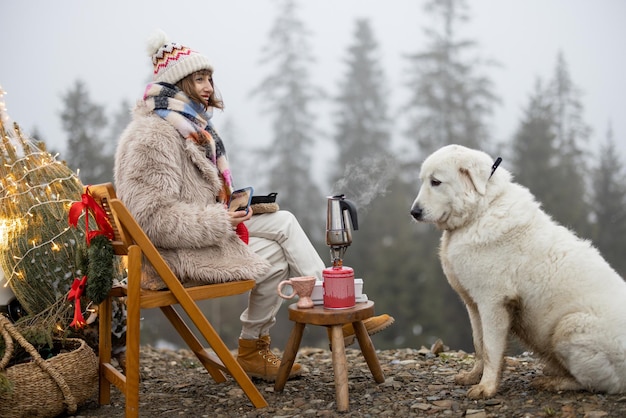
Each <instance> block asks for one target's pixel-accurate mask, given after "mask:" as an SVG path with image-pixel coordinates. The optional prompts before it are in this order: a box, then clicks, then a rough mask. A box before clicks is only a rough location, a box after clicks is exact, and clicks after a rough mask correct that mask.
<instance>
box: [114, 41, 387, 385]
mask: <svg viewBox="0 0 626 418" xmlns="http://www.w3.org/2000/svg"><path fill="white" fill-rule="evenodd" d="M149 53H150V55H151V56H152V63H153V65H154V77H153V80H154V82H153V83H150V84H149V85H148V86H147V88H146V90H145V93H144V97H143V100H141V101H139V102H138V104H137V106H136V108H135V110H134V112H133V120H132V122H131V123H130V124H129V126H128V127H127V128H126V130H125V131H124V132H123V134H122V136H121V138H120V141H119V143H118V148H117V152H116V155H115V173H114V174H115V184H116V189H117V194H118V196H119V198H120V199H121V200H122V201H123V202H124V203H125V204H126V206H127V207H128V209H129V210H130V212H131V213H132V214H133V216H134V217H135V219H136V220H137V222H138V223H139V224H140V225H141V227H142V228H143V229H144V230H145V231H146V233H147V234H148V236H149V237H150V239H151V240H152V242H153V243H154V244H155V246H156V247H157V248H158V249H159V252H160V253H161V254H162V255H163V257H164V259H165V260H166V261H167V263H168V264H169V266H170V267H171V268H172V270H173V271H174V273H176V275H177V277H178V278H179V279H180V280H181V282H183V283H185V284H186V285H193V284H202V283H215V282H224V281H231V280H242V279H249V278H254V279H255V280H256V282H257V283H256V286H255V287H254V289H253V290H252V291H251V293H250V297H249V301H248V307H247V308H246V310H245V311H244V312H243V313H242V314H241V318H240V319H241V322H242V331H241V335H240V338H239V349H238V356H237V360H238V361H239V363H240V364H241V366H242V367H243V369H244V370H245V371H246V373H248V374H249V375H250V376H252V377H257V378H262V379H265V380H267V381H273V380H275V378H276V375H277V373H278V368H279V367H280V360H279V359H278V358H276V356H275V355H274V354H272V352H271V350H270V337H269V330H270V328H271V327H272V325H274V323H275V322H276V319H275V316H276V313H277V311H278V309H279V307H280V305H281V302H282V299H281V298H280V297H279V296H278V294H277V291H276V287H277V285H278V283H279V282H280V281H281V280H285V279H287V278H289V277H294V276H316V277H318V278H320V279H321V275H322V270H323V269H324V263H323V262H322V260H321V258H320V257H319V255H318V254H317V252H316V251H315V249H314V248H313V246H312V245H311V243H310V241H309V240H308V238H307V237H306V235H305V234H304V232H303V230H302V228H301V227H300V225H299V223H298V222H297V220H296V219H295V217H294V216H293V215H292V214H291V213H289V212H286V211H278V212H274V213H271V214H263V215H258V216H253V211H252V210H250V211H248V212H246V211H234V212H232V211H231V212H229V211H228V210H227V209H226V204H227V203H228V199H229V197H230V194H231V193H232V191H233V182H232V178H231V173H230V169H229V167H228V160H227V159H226V153H225V149H224V144H223V142H222V140H221V138H220V137H219V135H218V134H217V132H216V131H215V129H214V128H213V126H212V124H211V122H210V119H211V115H212V111H213V109H214V108H218V109H222V108H223V103H222V101H221V100H220V98H219V97H218V96H217V94H216V92H215V89H214V86H213V78H212V76H213V68H212V66H211V64H210V63H209V61H208V59H207V58H206V57H204V56H203V55H200V54H199V53H197V52H196V51H193V50H191V49H189V48H188V47H185V46H183V45H180V44H177V43H173V42H169V40H168V39H167V37H166V36H165V34H164V33H162V32H158V33H157V34H156V35H155V36H154V37H153V38H152V40H151V41H150V44H149ZM244 222H246V224H247V227H246V224H244ZM247 244H249V245H247ZM145 268H146V271H145V274H144V277H145V278H144V279H143V282H142V286H143V287H144V288H149V289H160V288H163V287H164V284H163V282H162V281H161V280H160V279H159V278H158V277H157V275H156V274H155V272H154V271H151V269H150V267H149V266H146V267H145ZM392 322H393V318H390V317H389V316H387V315H384V316H381V317H375V318H372V319H371V320H370V321H369V322H368V323H366V327H368V331H369V332H372V333H373V332H377V331H379V330H381V329H383V328H385V327H386V326H388V325H389V324H391V323H392ZM345 332H346V335H345V337H346V338H347V339H350V338H351V337H353V333H354V331H353V330H351V329H346V331H345ZM300 369H301V367H300V365H299V364H294V366H293V368H292V370H291V373H290V377H292V376H296V375H298V374H299V373H300Z"/></svg>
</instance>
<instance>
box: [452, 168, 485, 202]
mask: <svg viewBox="0 0 626 418" xmlns="http://www.w3.org/2000/svg"><path fill="white" fill-rule="evenodd" d="M459 171H460V172H461V175H462V176H467V177H468V178H469V180H470V182H471V183H472V184H473V185H474V189H476V191H477V192H478V194H480V195H481V196H484V195H485V193H486V192H487V181H488V180H489V171H488V170H485V169H483V167H482V164H471V165H469V166H466V167H461V168H460V169H459Z"/></svg>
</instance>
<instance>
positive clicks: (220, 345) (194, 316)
mask: <svg viewBox="0 0 626 418" xmlns="http://www.w3.org/2000/svg"><path fill="white" fill-rule="evenodd" d="M176 296H177V297H178V299H179V303H180V305H181V307H182V308H183V309H184V310H185V312H186V313H187V315H189V318H190V319H191V321H192V322H193V323H194V325H195V326H196V328H198V331H199V332H200V334H202V336H203V337H204V339H205V340H206V341H207V342H208V343H209V345H210V346H211V348H212V349H213V351H215V354H216V355H217V356H218V357H219V359H220V360H221V361H222V364H224V367H226V369H227V370H228V372H229V373H230V375H231V376H232V377H233V379H235V380H236V381H237V384H239V387H241V389H242V390H243V391H244V393H245V394H246V396H247V397H248V399H250V401H251V402H252V404H253V405H254V407H255V408H265V407H267V406H268V404H267V401H266V400H265V398H264V397H263V395H261V392H259V390H258V389H257V387H256V386H254V383H252V380H250V376H248V375H247V374H246V372H245V371H244V370H243V368H242V367H241V365H240V364H239V363H238V362H237V360H236V359H235V357H234V356H233V354H232V353H231V352H230V350H229V349H228V347H227V346H226V344H224V341H222V339H221V338H220V336H219V334H218V333H217V332H216V331H215V329H214V328H213V326H212V325H211V323H210V322H209V321H208V320H207V319H206V317H205V316H204V315H203V314H202V312H201V311H200V308H198V305H196V304H195V303H194V302H193V300H191V298H189V295H187V294H184V293H183V294H180V295H178V294H176Z"/></svg>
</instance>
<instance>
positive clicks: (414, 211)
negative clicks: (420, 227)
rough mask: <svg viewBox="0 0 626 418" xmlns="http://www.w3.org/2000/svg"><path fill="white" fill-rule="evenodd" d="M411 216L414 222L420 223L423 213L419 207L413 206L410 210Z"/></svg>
mask: <svg viewBox="0 0 626 418" xmlns="http://www.w3.org/2000/svg"><path fill="white" fill-rule="evenodd" d="M411 216H412V217H413V219H415V220H416V221H421V220H422V219H423V217H424V211H423V210H422V208H420V207H419V206H414V207H412V208H411Z"/></svg>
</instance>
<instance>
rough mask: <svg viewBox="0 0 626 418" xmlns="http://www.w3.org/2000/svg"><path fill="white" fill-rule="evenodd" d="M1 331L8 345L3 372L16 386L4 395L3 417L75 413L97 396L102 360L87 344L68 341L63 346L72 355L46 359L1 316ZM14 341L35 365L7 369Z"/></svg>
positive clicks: (0, 401) (0, 365) (1, 400)
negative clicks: (30, 357) (99, 363)
mask: <svg viewBox="0 0 626 418" xmlns="http://www.w3.org/2000/svg"><path fill="white" fill-rule="evenodd" d="M0 332H1V333H2V337H3V338H4V341H5V343H6V350H5V353H4V357H3V358H2V359H1V360H0V373H6V376H7V378H8V379H9V381H11V383H12V384H13V389H12V390H11V392H10V393H5V394H2V395H0V417H29V418H30V417H37V418H43V417H55V416H57V415H59V414H61V413H63V412H68V413H70V414H73V413H75V412H76V409H77V408H78V405H79V404H81V403H83V402H85V401H87V400H89V399H91V398H92V397H93V396H94V395H95V394H96V392H97V390H98V359H97V358H96V355H95V353H94V352H93V350H92V349H91V347H89V346H88V345H87V344H86V343H85V341H83V340H81V339H78V338H67V339H65V340H63V346H64V348H66V349H68V350H71V351H70V352H68V353H62V354H58V355H56V356H54V357H52V358H50V359H48V360H44V359H43V358H42V357H41V356H40V355H39V353H38V352H37V350H36V349H35V347H33V346H32V345H31V344H30V343H29V342H28V341H26V339H25V338H24V337H23V336H22V335H21V334H20V333H19V331H18V330H17V329H16V328H15V327H14V326H13V324H11V322H10V321H9V320H8V319H7V318H5V317H4V316H3V315H0ZM13 340H15V341H17V343H18V344H20V345H21V346H22V347H23V348H24V349H25V350H26V351H28V353H29V354H30V355H31V356H32V358H33V361H32V362H30V363H22V364H16V365H14V366H11V367H8V368H7V367H6V365H7V364H8V362H9V360H10V358H11V356H12V353H13Z"/></svg>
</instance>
